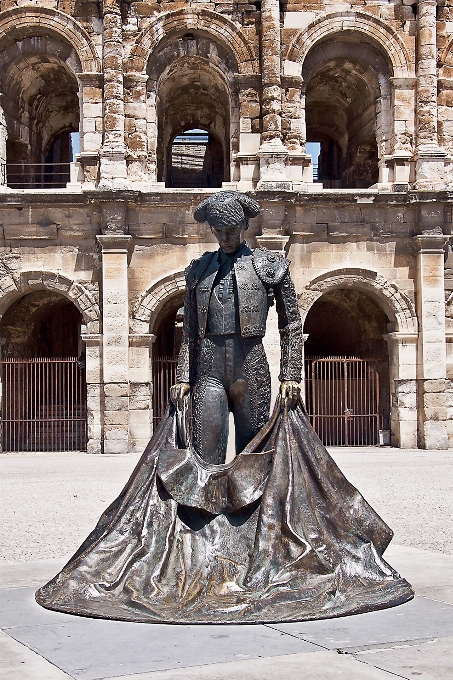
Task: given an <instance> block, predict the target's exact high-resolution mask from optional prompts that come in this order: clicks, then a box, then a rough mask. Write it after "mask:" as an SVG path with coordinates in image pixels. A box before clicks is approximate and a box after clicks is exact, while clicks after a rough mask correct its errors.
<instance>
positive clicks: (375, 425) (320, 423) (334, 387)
mask: <svg viewBox="0 0 453 680" xmlns="http://www.w3.org/2000/svg"><path fill="white" fill-rule="evenodd" d="M380 363H381V362H380V361H379V360H378V359H374V358H371V359H361V358H358V357H307V359H306V372H305V375H306V376H307V377H308V376H309V379H308V380H307V381H306V386H305V388H306V406H307V410H308V413H309V416H310V420H311V423H312V425H313V427H314V428H315V430H316V432H317V433H318V435H319V437H320V438H321V439H322V441H323V442H324V444H326V445H327V446H369V445H374V444H378V443H379V429H380V425H381V420H382V415H381V413H380V386H379V385H380V384H379V371H378V367H379V365H380Z"/></svg>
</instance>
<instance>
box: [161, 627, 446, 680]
mask: <svg viewBox="0 0 453 680" xmlns="http://www.w3.org/2000/svg"><path fill="white" fill-rule="evenodd" d="M356 658H358V659H360V660H365V659H366V661H367V662H368V663H370V664H372V665H373V666H377V667H379V668H382V669H383V670H386V671H388V672H389V673H395V675H397V676H399V677H404V678H410V679H411V680H415V678H416V677H420V680H451V678H453V637H443V638H437V639H435V640H431V641H430V642H426V643H421V644H418V645H409V644H406V645H403V644H402V645H394V646H392V647H387V648H384V649H382V648H381V649H370V650H366V651H363V652H359V653H358V654H357V655H356ZM155 680H157V678H156V679H155Z"/></svg>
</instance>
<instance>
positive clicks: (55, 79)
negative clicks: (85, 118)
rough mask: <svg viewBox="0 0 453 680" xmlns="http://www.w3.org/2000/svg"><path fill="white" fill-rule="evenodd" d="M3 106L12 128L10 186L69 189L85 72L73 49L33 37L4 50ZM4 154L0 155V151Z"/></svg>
mask: <svg viewBox="0 0 453 680" xmlns="http://www.w3.org/2000/svg"><path fill="white" fill-rule="evenodd" d="M5 55H6V56H5V57H4V63H3V64H2V69H0V92H1V93H2V94H1V98H0V99H1V101H0V105H1V106H2V108H3V111H4V117H5V124H6V128H7V141H6V183H7V184H8V186H9V187H11V188H13V189H32V188H40V189H50V188H61V187H65V186H66V183H67V182H69V180H70V164H71V162H72V161H73V153H72V148H71V134H73V133H77V132H78V130H79V117H80V114H79V108H80V105H79V86H78V83H77V78H76V75H75V72H74V70H73V69H74V66H75V68H76V70H79V69H80V64H79V63H78V59H77V57H76V56H75V54H74V51H73V48H72V47H71V46H70V45H69V44H68V43H66V42H64V41H62V40H60V39H57V38H51V37H44V36H28V37H24V38H23V39H22V40H19V41H15V42H14V43H12V44H11V45H9V46H8V49H7V50H5ZM0 153H1V150H0Z"/></svg>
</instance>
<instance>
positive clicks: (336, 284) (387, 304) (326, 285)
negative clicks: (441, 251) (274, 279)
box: [299, 268, 418, 333]
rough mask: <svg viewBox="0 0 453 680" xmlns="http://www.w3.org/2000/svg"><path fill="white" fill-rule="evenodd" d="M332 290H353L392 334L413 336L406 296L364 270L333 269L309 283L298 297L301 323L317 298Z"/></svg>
mask: <svg viewBox="0 0 453 680" xmlns="http://www.w3.org/2000/svg"><path fill="white" fill-rule="evenodd" d="M334 288H356V289H358V290H362V291H363V292H364V293H367V294H368V295H369V296H370V297H372V298H373V299H374V300H375V301H376V302H378V304H379V305H380V306H381V307H382V308H383V310H384V311H385V312H386V314H387V316H388V317H389V318H390V320H391V321H392V322H393V323H395V330H396V331H399V332H405V333H417V331H418V323H417V315H416V312H415V307H414V304H413V303H412V301H411V300H410V299H409V297H408V296H407V295H405V294H404V293H402V292H401V291H400V290H398V288H397V286H396V285H395V284H394V283H392V282H391V281H389V280H388V279H386V278H385V277H384V276H382V275H381V274H378V273H377V272H373V271H369V270H366V269H347V268H345V269H337V270H335V271H332V272H327V273H325V274H322V275H321V276H318V277H316V278H315V279H313V280H312V281H311V282H310V283H309V284H308V286H307V287H306V289H305V290H304V291H303V292H302V293H301V294H300V295H299V308H300V311H301V316H302V320H303V322H304V321H305V318H306V316H307V314H308V312H309V310H310V308H311V307H312V305H313V304H314V302H316V300H318V298H320V297H321V295H322V294H323V293H325V292H327V291H329V290H332V289H334Z"/></svg>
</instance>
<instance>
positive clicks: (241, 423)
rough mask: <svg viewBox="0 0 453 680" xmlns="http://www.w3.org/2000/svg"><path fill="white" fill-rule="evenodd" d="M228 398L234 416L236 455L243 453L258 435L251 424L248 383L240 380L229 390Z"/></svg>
mask: <svg viewBox="0 0 453 680" xmlns="http://www.w3.org/2000/svg"><path fill="white" fill-rule="evenodd" d="M228 396H229V398H230V402H231V404H232V411H233V416H234V429H235V440H236V453H241V451H243V450H244V448H245V447H246V446H247V444H248V443H249V442H250V441H251V440H252V439H253V437H254V435H255V434H256V433H255V432H254V429H253V427H252V422H251V421H252V418H251V399H250V390H249V387H248V385H247V381H246V380H244V379H243V378H238V379H237V380H236V381H235V382H234V383H233V384H232V385H231V387H230V389H229V390H228Z"/></svg>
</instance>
